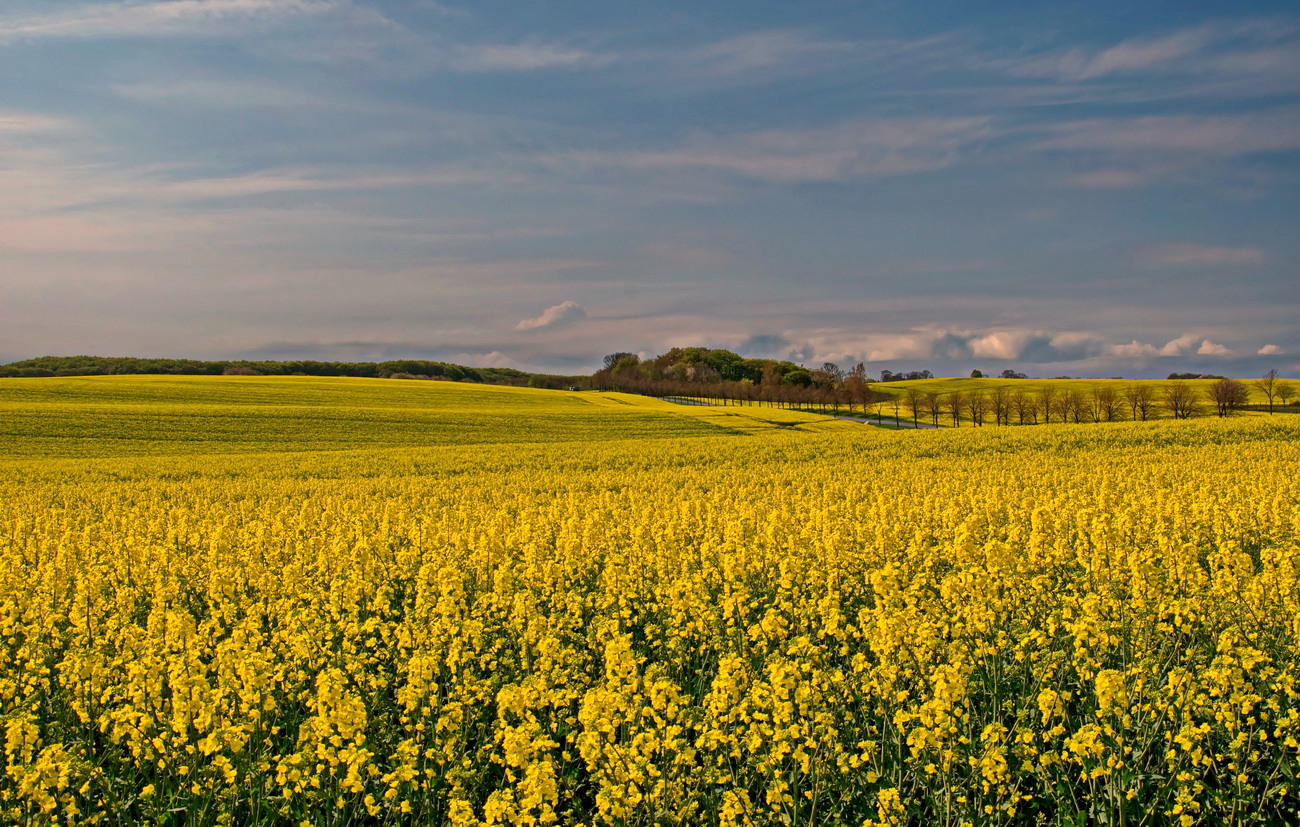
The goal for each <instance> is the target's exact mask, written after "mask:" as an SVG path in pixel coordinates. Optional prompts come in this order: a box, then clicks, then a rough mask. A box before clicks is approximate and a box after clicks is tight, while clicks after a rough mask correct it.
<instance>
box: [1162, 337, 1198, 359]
mask: <svg viewBox="0 0 1300 827" xmlns="http://www.w3.org/2000/svg"><path fill="white" fill-rule="evenodd" d="M1197 338H1199V337H1197V336H1194V335H1190V334H1189V335H1184V336H1179V337H1178V338H1177V339H1171V340H1170V341H1168V342H1166V343H1165V346H1164V347H1162V348H1160V349H1159V350H1158V351H1157V354H1158V355H1160V356H1183V355H1185V354H1188V353H1191V352H1192V346H1193V345H1195V344H1196V340H1197Z"/></svg>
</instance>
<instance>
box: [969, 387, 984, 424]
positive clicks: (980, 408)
mask: <svg viewBox="0 0 1300 827" xmlns="http://www.w3.org/2000/svg"><path fill="white" fill-rule="evenodd" d="M988 410H989V398H988V397H987V396H985V395H984V394H982V393H979V392H978V391H971V392H970V393H968V394H966V415H967V416H969V417H970V422H971V425H973V426H975V427H977V428H979V427H983V425H984V417H985V416H987V415H988Z"/></svg>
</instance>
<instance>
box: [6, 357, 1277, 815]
mask: <svg viewBox="0 0 1300 827" xmlns="http://www.w3.org/2000/svg"><path fill="white" fill-rule="evenodd" d="M1298 466H1300V419H1297V418H1294V417H1283V416H1276V417H1267V416H1262V417H1243V418H1238V419H1225V420H1220V419H1203V420H1193V421H1190V422H1189V421H1161V422H1149V423H1110V424H1106V425H1104V426H1097V425H1082V426H1073V425H1071V426H1054V427H1038V428H1033V427H1027V428H998V429H994V428H983V429H973V428H962V429H952V430H940V431H920V432H911V431H908V432H898V431H882V430H878V429H874V428H869V427H865V426H861V425H856V424H852V423H844V422H837V421H832V420H828V419H825V418H822V417H816V416H812V415H809V414H799V413H794V412H788V411H780V410H777V409H769V408H758V407H743V408H741V407H728V408H705V407H699V408H696V407H690V406H682V405H673V404H670V403H666V402H660V401H656V400H647V399H643V398H639V397H634V396H627V395H622V394H595V393H565V392H553V391H534V390H523V389H509V388H490V387H480V386H468V385H459V384H452V383H434V382H403V381H400V380H349V379H288V378H256V377H254V378H242V377H211V378H191V377H166V378H164V377H147V378H142V377H133V378H125V377H86V378H78V379H67V380H55V379H42V380H0V474H2V476H0V737H2V738H3V754H2V756H0V822H5V823H60V824H62V823H104V824H127V823H130V824H136V823H145V824H148V823H160V824H162V823H166V824H179V823H184V824H241V825H242V824H294V825H297V824H303V823H306V824H313V825H315V824H330V825H352V824H356V825H361V824H394V825H396V824H420V825H424V824H434V825H437V824H455V825H470V824H513V825H527V824H548V823H558V824H585V825H595V824H609V825H614V824H617V825H634V824H647V825H649V824H681V825H695V824H717V825H723V824H725V825H742V824H743V825H766V824H829V825H849V824H852V825H855V827H856V826H857V825H862V824H891V825H902V824H952V825H957V824H962V823H965V824H1039V823H1048V824H1084V823H1102V822H1103V821H1104V822H1105V823H1112V824H1114V823H1123V822H1124V821H1125V820H1126V821H1127V823H1129V824H1143V823H1145V824H1165V823H1175V824H1177V823H1183V824H1200V823H1237V824H1248V823H1258V824H1283V823H1295V822H1296V820H1297V819H1298V818H1300V810H1298V809H1297V802H1298V801H1300V799H1298V798H1297V784H1296V778H1297V774H1300V759H1298V758H1297V748H1298V740H1297V739H1300V506H1298V505H1297V504H1298V503H1300V476H1298V475H1297V474H1296V473H1295V469H1296V467H1298Z"/></svg>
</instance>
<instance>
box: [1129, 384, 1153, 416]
mask: <svg viewBox="0 0 1300 827" xmlns="http://www.w3.org/2000/svg"><path fill="white" fill-rule="evenodd" d="M1124 401H1125V402H1127V403H1128V406H1129V409H1130V410H1131V411H1132V412H1133V421H1134V422H1136V421H1137V418H1138V414H1139V413H1140V414H1142V421H1143V422H1145V421H1146V418H1147V413H1148V412H1150V410H1151V386H1150V385H1129V386H1128V387H1127V388H1125V389H1124Z"/></svg>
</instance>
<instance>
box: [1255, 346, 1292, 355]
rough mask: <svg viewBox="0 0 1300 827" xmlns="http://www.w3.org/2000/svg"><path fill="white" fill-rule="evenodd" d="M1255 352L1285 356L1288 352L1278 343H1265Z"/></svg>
mask: <svg viewBox="0 0 1300 827" xmlns="http://www.w3.org/2000/svg"><path fill="white" fill-rule="evenodd" d="M1255 352H1256V353H1257V354H1259V355H1260V356H1283V355H1285V354H1286V351H1284V350H1283V349H1282V348H1280V347H1278V346H1277V345H1264V346H1263V347H1261V348H1260V349H1259V350H1257V351H1255Z"/></svg>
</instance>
